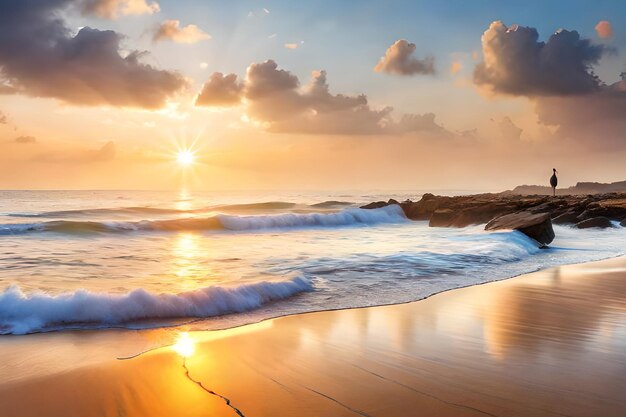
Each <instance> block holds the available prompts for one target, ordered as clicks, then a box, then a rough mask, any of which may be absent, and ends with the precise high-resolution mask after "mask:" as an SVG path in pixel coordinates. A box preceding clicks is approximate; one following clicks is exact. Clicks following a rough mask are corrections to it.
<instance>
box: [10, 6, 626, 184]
mask: <svg viewBox="0 0 626 417" xmlns="http://www.w3.org/2000/svg"><path fill="white" fill-rule="evenodd" d="M624 28H626V3H625V2H618V1H594V2H589V1H568V2H563V1H545V0H544V1H525V2H502V1H487V0H481V1H473V2H467V1H460V0H459V1H399V0H397V1H385V2H380V1H341V2H336V1H315V2H293V1H261V0H249V1H194V0H176V1H175V0H154V1H152V0H4V1H2V2H0V188H1V189H174V188H177V187H179V186H181V184H182V183H183V182H184V183H185V184H186V185H187V186H190V187H193V188H197V189H203V190H251V189H256V190H258V189H264V190H281V189H285V190H339V189H350V190H354V189H363V190H366V189H393V190H399V189H421V190H424V189H455V190H459V189H467V190H492V191H499V190H503V189H510V188H512V187H514V186H516V185H519V184H545V183H547V180H548V178H549V177H550V175H551V174H552V168H553V167H554V168H557V170H558V171H559V173H560V179H561V182H560V183H561V184H563V185H564V186H568V185H573V184H575V183H576V182H577V181H602V182H610V181H619V180H626V168H625V166H626V164H624V161H626V134H625V133H624V132H626V81H624V80H623V77H624V75H623V73H624V72H626V55H625V53H624V51H623V49H624V47H625V46H626V30H625V29H624ZM180 150H191V152H193V154H194V155H195V159H194V163H193V164H192V165H191V166H188V167H183V166H181V165H180V164H179V163H177V159H176V155H177V153H178V152H179V151H180Z"/></svg>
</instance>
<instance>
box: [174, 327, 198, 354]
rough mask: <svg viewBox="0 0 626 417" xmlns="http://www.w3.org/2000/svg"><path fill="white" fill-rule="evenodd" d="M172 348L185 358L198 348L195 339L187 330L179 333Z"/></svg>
mask: <svg viewBox="0 0 626 417" xmlns="http://www.w3.org/2000/svg"><path fill="white" fill-rule="evenodd" d="M172 349H174V352H176V353H178V354H179V355H180V356H182V357H183V358H188V357H190V356H191V355H193V353H194V351H195V350H196V348H195V346H194V342H193V339H192V338H191V336H189V333H187V332H182V333H180V334H179V335H178V337H177V338H176V343H175V344H174V345H173V346H172Z"/></svg>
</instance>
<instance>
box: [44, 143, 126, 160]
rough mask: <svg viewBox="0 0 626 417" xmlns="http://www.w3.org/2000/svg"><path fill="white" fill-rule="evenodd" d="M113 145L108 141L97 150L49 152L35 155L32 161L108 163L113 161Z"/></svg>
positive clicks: (114, 152) (114, 151) (114, 149)
mask: <svg viewBox="0 0 626 417" xmlns="http://www.w3.org/2000/svg"><path fill="white" fill-rule="evenodd" d="M115 154H116V148H115V143H113V142H111V141H109V142H107V143H105V144H104V145H103V146H102V147H100V148H98V149H86V150H81V151H75V152H70V153H68V152H58V151H56V152H55V151H51V152H48V153H43V154H39V155H37V156H36V157H35V158H34V160H35V161H39V162H46V163H55V164H57V163H58V164H85V163H94V162H108V161H111V160H113V159H115Z"/></svg>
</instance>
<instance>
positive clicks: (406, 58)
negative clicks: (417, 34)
mask: <svg viewBox="0 0 626 417" xmlns="http://www.w3.org/2000/svg"><path fill="white" fill-rule="evenodd" d="M415 49H416V46H415V44H414V43H409V42H408V41H407V40H405V39H400V40H398V41H396V42H395V43H394V44H393V45H391V46H390V47H389V48H387V51H386V52H385V56H383V57H382V58H380V61H378V64H376V66H375V67H374V71H376V72H386V73H389V74H394V75H415V74H434V73H435V59H434V58H433V57H426V58H424V59H418V58H415V57H414V56H413V54H414V53H415Z"/></svg>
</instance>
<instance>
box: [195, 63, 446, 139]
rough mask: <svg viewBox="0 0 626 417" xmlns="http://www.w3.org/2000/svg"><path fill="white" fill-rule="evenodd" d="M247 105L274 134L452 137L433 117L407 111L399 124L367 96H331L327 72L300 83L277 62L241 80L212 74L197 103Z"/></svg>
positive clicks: (255, 67)
mask: <svg viewBox="0 0 626 417" xmlns="http://www.w3.org/2000/svg"><path fill="white" fill-rule="evenodd" d="M238 103H243V104H244V105H245V117H246V119H247V120H249V121H252V122H254V123H256V124H258V125H260V126H262V127H263V128H264V129H265V130H267V131H270V132H276V133H301V134H329V135H370V134H382V135H399V134H405V133H418V132H419V133H422V134H430V135H433V136H438V137H453V136H454V135H453V134H452V133H451V132H449V131H447V130H446V129H445V128H444V127H443V126H441V125H439V124H437V123H436V122H435V115H434V114H432V113H427V114H424V115H418V114H408V115H404V116H403V117H402V118H401V119H400V121H399V122H395V121H394V120H393V119H392V117H391V112H392V108H391V107H384V108H382V109H380V110H375V109H372V108H371V107H370V106H369V103H368V100H367V97H366V96H365V95H364V94H359V95H344V94H333V93H331V92H330V86H329V84H328V80H327V73H326V71H323V70H322V71H313V72H312V74H311V81H310V82H309V83H308V84H307V85H305V86H301V85H300V80H299V79H298V77H297V76H296V75H294V74H292V73H291V72H289V71H287V70H284V69H279V68H278V64H277V63H276V62H275V61H273V60H267V61H265V62H260V63H253V64H250V66H248V69H247V71H246V77H245V79H244V81H243V83H239V82H238V81H237V76H236V75H235V74H228V75H223V74H221V73H214V74H213V75H211V77H210V78H209V80H208V81H207V82H206V83H205V84H204V86H203V88H202V91H201V92H200V94H199V95H198V99H197V101H196V105H197V106H213V107H225V106H232V105H235V104H238Z"/></svg>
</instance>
